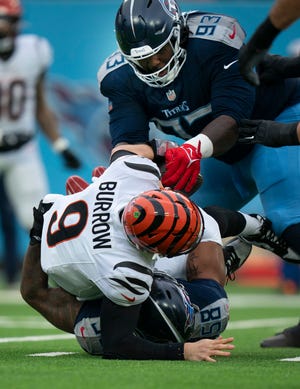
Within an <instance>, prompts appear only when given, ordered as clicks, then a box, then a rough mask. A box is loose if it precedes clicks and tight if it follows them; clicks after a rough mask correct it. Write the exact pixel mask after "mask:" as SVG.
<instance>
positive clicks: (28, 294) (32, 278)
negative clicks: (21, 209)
mask: <svg viewBox="0 0 300 389" xmlns="http://www.w3.org/2000/svg"><path fill="white" fill-rule="evenodd" d="M51 205H52V203H43V202H42V201H41V202H40V204H39V207H38V208H34V209H33V218H34V222H33V226H32V228H31V230H30V244H29V246H28V248H27V251H26V254H25V258H24V261H23V269H22V277H21V286H20V291H21V295H22V297H23V299H24V300H25V301H26V302H27V303H28V304H29V305H31V306H32V307H33V308H34V309H35V310H37V311H38V312H39V313H40V314H41V315H43V316H44V317H45V318H46V319H47V320H48V321H49V322H50V323H52V324H53V325H54V326H55V327H57V328H59V329H61V330H62V331H66V332H70V333H73V326H74V322H75V318H76V316H77V314H78V312H79V310H80V307H81V303H80V302H78V301H77V300H76V298H75V297H74V296H72V295H70V294H69V293H67V292H65V291H64V290H63V289H61V288H53V289H52V288H48V276H47V274H45V273H44V272H43V270H42V267H41V236H42V230H43V223H44V213H45V212H47V211H48V210H49V208H50V207H51Z"/></svg>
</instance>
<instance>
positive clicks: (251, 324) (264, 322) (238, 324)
mask: <svg viewBox="0 0 300 389" xmlns="http://www.w3.org/2000/svg"><path fill="white" fill-rule="evenodd" d="M298 319H299V317H286V318H272V319H259V320H237V321H233V322H229V323H228V326H227V329H229V330H234V329H244V330H245V329H251V328H260V327H264V328H265V327H274V328H276V327H277V326H280V327H281V326H287V325H290V324H294V323H295V321H296V320H298ZM60 339H75V337H74V335H72V334H61V335H40V336H23V337H11V338H0V343H13V342H41V341H49V340H60Z"/></svg>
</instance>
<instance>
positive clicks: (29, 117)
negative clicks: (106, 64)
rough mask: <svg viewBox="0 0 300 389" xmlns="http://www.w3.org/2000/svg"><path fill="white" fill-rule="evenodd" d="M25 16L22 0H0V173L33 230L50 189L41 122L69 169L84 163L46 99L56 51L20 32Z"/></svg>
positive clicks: (17, 209) (17, 210) (24, 221)
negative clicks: (35, 210) (41, 202)
mask: <svg viewBox="0 0 300 389" xmlns="http://www.w3.org/2000/svg"><path fill="white" fill-rule="evenodd" d="M21 17H22V8H21V4H20V2H19V1H18V0H0V90H1V99H0V174H2V175H3V184H4V190H5V191H6V195H7V197H8V198H9V201H10V203H11V206H12V209H13V211H14V213H15V215H16V218H17V220H18V222H19V223H20V225H21V226H22V227H23V228H24V229H26V230H28V231H29V229H30V227H31V225H32V211H31V210H32V207H33V205H34V204H36V203H37V201H39V199H40V198H41V197H42V196H43V195H44V194H46V193H47V192H48V183H47V176H46V172H45V168H44V166H43V163H42V159H41V156H40V154H39V149H38V142H37V139H36V124H38V125H39V127H40V129H41V130H42V132H43V134H44V135H45V136H46V137H47V139H48V140H49V141H50V143H51V144H52V147H53V149H54V150H55V151H56V152H57V153H58V154H59V155H60V156H61V157H62V158H63V161H64V163H65V165H66V166H67V167H69V168H79V167H80V161H79V159H78V158H77V157H76V156H75V154H74V153H73V152H72V151H71V150H70V148H69V143H68V141H67V139H65V138H63V137H62V136H61V135H60V133H59V129H58V122H57V119H56V116H55V114H54V113H53V112H52V110H51V109H50V107H49V106H48V103H47V99H46V92H45V75H46V72H47V69H48V67H49V66H50V64H51V62H52V49H51V47H50V45H49V42H48V41H47V40H46V39H44V38H41V37H38V36H36V35H25V34H24V35H22V34H19V29H20V23H21ZM3 217H5V215H3ZM7 255H9V253H5V254H4V256H7Z"/></svg>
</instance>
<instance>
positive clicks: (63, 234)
mask: <svg viewBox="0 0 300 389" xmlns="http://www.w3.org/2000/svg"><path fill="white" fill-rule="evenodd" d="M74 214H76V215H77V221H76V223H75V224H71V225H70V224H68V225H65V221H66V219H67V218H68V217H70V216H72V215H74ZM87 219H88V206H87V204H86V202H85V201H82V200H79V201H76V202H75V203H72V204H69V205H68V206H67V208H66V209H65V210H64V212H63V214H62V215H61V217H60V219H59V220H57V212H56V211H55V212H54V213H53V215H52V217H51V220H50V223H49V226H48V230H47V243H48V246H49V247H54V246H56V245H57V244H59V243H62V242H65V241H67V240H71V239H74V238H76V237H77V236H78V235H80V234H81V232H82V231H83V230H84V228H85V226H86V223H87ZM54 223H56V224H57V228H56V230H55V231H52V228H53V225H54Z"/></svg>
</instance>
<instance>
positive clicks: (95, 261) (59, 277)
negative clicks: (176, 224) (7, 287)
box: [41, 156, 160, 306]
mask: <svg viewBox="0 0 300 389" xmlns="http://www.w3.org/2000/svg"><path fill="white" fill-rule="evenodd" d="M159 180H160V173H159V170H158V167H157V165H156V164H154V163H153V162H152V161H150V160H149V159H146V158H142V157H139V156H126V157H121V158H119V159H117V160H116V161H115V162H113V163H112V164H111V165H110V166H109V168H108V169H107V170H106V171H105V173H104V174H103V175H102V176H101V177H99V178H97V179H96V180H95V181H94V182H93V183H92V184H91V185H90V186H88V187H87V188H86V189H85V190H84V191H82V192H80V193H76V194H73V195H69V196H62V195H47V196H46V197H45V198H44V202H52V201H53V200H55V201H54V204H53V206H52V207H51V208H50V210H49V211H48V212H46V213H45V215H44V228H43V235H42V246H41V264H42V268H43V270H44V271H45V272H46V273H47V274H48V275H49V277H50V278H51V279H52V280H54V281H55V282H56V283H57V284H58V285H59V286H61V287H62V288H63V289H65V290H66V291H68V292H69V293H71V294H73V295H75V296H77V298H79V299H94V298H97V297H101V296H102V295H103V294H104V295H105V296H106V297H107V298H109V299H110V300H112V301H113V302H115V303H116V304H119V305H124V306H127V305H132V304H139V303H141V302H143V301H144V300H146V298H147V297H148V295H149V291H150V288H151V284H152V270H153V267H154V263H155V262H154V260H153V259H152V257H153V254H151V253H147V252H143V251H139V250H137V249H136V248H135V247H134V246H133V245H132V244H131V243H130V242H129V241H128V239H127V237H126V235H125V232H124V228H123V224H122V221H121V214H122V210H123V208H124V207H125V205H126V204H127V203H128V202H129V201H130V200H131V199H132V198H133V197H134V196H136V195H137V194H139V193H141V192H144V191H146V190H151V189H158V188H159V187H160V181H159Z"/></svg>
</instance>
